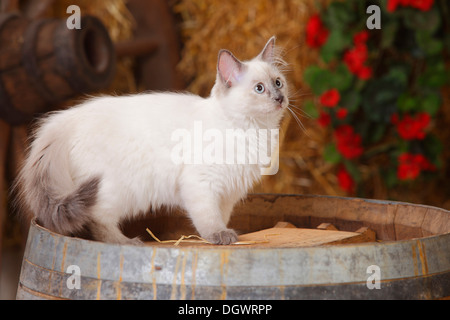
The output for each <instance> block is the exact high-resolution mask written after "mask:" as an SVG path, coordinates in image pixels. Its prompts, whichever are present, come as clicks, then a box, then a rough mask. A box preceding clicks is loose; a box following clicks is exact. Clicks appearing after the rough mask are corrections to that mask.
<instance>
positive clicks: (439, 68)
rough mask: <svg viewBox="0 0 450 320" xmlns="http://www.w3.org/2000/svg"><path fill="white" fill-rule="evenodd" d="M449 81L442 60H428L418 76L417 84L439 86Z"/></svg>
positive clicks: (431, 86)
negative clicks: (423, 70) (422, 71)
mask: <svg viewBox="0 0 450 320" xmlns="http://www.w3.org/2000/svg"><path fill="white" fill-rule="evenodd" d="M446 83H450V81H449V73H448V72H447V70H446V69H445V63H444V61H443V60H437V61H436V59H434V61H433V60H431V59H430V60H428V61H427V67H426V69H425V72H424V73H423V74H422V75H421V76H420V77H419V84H420V85H422V86H424V87H430V88H440V87H442V86H443V85H445V84H446Z"/></svg>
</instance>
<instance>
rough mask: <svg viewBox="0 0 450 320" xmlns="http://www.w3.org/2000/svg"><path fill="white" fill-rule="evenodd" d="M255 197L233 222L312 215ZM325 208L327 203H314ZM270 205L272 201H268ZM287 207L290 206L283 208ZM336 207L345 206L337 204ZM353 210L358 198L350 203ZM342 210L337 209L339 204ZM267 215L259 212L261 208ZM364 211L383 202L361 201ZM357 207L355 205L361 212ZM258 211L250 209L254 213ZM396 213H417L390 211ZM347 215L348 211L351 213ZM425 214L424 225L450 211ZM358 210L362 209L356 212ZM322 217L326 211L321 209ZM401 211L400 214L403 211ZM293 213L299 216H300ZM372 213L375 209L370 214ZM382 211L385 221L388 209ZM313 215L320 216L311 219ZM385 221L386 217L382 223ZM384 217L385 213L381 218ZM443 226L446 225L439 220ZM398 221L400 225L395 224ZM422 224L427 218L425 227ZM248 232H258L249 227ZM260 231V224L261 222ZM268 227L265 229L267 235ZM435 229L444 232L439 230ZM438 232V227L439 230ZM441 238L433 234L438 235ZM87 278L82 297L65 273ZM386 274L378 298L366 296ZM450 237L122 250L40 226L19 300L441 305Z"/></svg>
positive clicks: (449, 268) (446, 290) (449, 274)
mask: <svg viewBox="0 0 450 320" xmlns="http://www.w3.org/2000/svg"><path fill="white" fill-rule="evenodd" d="M267 197H268V198H267V199H265V196H256V197H254V198H253V199H252V198H251V197H250V200H249V203H250V204H249V203H247V205H246V206H242V207H241V208H244V209H242V211H244V214H243V212H240V211H239V210H240V208H237V211H238V212H236V215H237V219H235V222H236V221H239V220H241V221H244V220H245V219H244V217H245V216H246V215H245V212H248V211H251V212H253V213H256V212H257V211H254V209H255V207H258V206H257V205H255V204H258V205H259V210H260V211H259V213H261V216H266V217H267V218H268V219H269V220H271V219H273V218H272V217H270V216H268V215H267V212H268V211H269V212H270V211H272V210H276V207H274V206H273V205H274V204H276V205H278V208H279V209H280V210H281V211H280V210H276V211H277V212H278V216H283V215H284V213H286V212H288V208H289V207H290V206H291V205H292V204H294V203H295V204H297V205H298V206H297V207H291V210H290V212H289V214H290V216H291V217H293V216H295V213H298V214H299V215H300V216H304V215H306V213H305V212H304V211H302V210H299V208H304V206H302V205H301V202H302V199H304V200H305V206H306V207H307V206H309V205H310V204H311V199H312V198H309V197H308V196H304V197H303V196H295V197H294V196H281V197H278V198H277V199H273V198H272V199H271V197H272V196H270V195H269V196H267ZM314 199H315V200H316V201H317V200H320V201H324V202H326V201H327V200H328V199H330V198H328V197H318V198H317V197H315V198H314ZM272 200H273V202H271V201H272ZM284 200H286V202H285V203H284V202H283V201H284ZM330 200H331V201H330V207H328V210H330V209H332V208H336V204H338V203H339V202H340V201H345V198H331V199H330ZM347 200H348V201H349V202H352V201H353V200H352V199H347ZM336 201H337V202H336ZM263 203H265V204H266V207H265V208H266V209H262V208H263V206H262V204H263ZM355 203H359V204H361V208H366V206H368V205H369V206H371V205H373V206H374V207H380V206H382V205H383V202H365V201H359V200H355ZM355 203H353V204H352V205H354V204H355ZM251 204H253V205H255V206H254V207H253V209H251V207H252V205H251ZM390 204H391V205H397V206H401V207H403V206H405V207H408V206H413V207H415V206H414V205H408V204H398V203H395V204H394V203H390ZM347 207H350V206H347ZM420 207H421V208H422V209H423V208H425V209H426V210H425V214H424V215H425V216H439V217H440V216H441V215H442V217H445V216H447V215H448V214H449V213H448V211H445V210H442V209H438V208H432V207H426V206H420ZM354 208H355V210H357V209H358V208H359V207H358V206H355V207H354ZM323 209H325V208H324V206H323V204H322V205H320V210H323ZM397 210H398V209H397ZM402 210H403V209H402ZM294 211H295V212H294ZM372 212H373V213H374V214H377V213H376V210H372ZM380 212H382V213H383V210H381V211H380ZM311 213H315V212H311V211H310V213H309V214H311ZM385 213H386V212H384V214H385ZM379 214H381V213H379ZM442 219H444V218H442ZM394 220H395V219H394ZM424 220H425V218H424ZM250 224H251V223H250ZM258 224H259V225H263V223H262V222H258ZM263 227H265V226H263ZM435 228H437V227H436V226H435ZM438 229H439V228H438ZM433 231H434V230H433ZM70 265H77V266H79V268H80V270H81V289H80V290H77V289H69V288H68V287H67V285H66V281H67V279H68V278H69V277H70V276H71V274H68V273H66V271H67V267H68V266H70ZM371 265H377V266H379V268H380V270H381V289H380V290H377V289H373V290H370V289H368V288H367V285H366V283H367V279H368V277H369V274H368V273H367V267H369V266H371ZM449 284H450V233H449V232H448V230H447V232H446V233H443V234H435V235H433V236H427V237H423V238H417V239H404V240H398V241H387V242H380V243H363V244H352V245H337V246H319V247H305V248H264V249H262V248H252V249H248V248H245V247H229V246H224V247H217V246H214V247H180V248H178V247H161V246H159V247H157V246H144V247H136V246H118V245H110V244H105V243H100V242H94V241H88V240H82V239H77V238H70V237H63V236H60V235H58V234H55V233H52V232H50V231H48V230H46V229H44V228H42V227H40V226H38V225H36V224H35V223H33V224H32V226H31V228H30V233H29V237H28V242H27V248H26V251H25V255H24V261H23V266H22V272H21V276H20V284H19V288H18V295H17V297H18V298H19V299H25V298H27V299H29V298H33V297H36V298H39V299H42V298H46V299H50V298H52V299H53V298H55V299H249V298H250V299H438V298H443V297H448V296H450V285H449Z"/></svg>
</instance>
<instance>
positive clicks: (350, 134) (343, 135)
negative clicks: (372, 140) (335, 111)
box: [334, 125, 363, 159]
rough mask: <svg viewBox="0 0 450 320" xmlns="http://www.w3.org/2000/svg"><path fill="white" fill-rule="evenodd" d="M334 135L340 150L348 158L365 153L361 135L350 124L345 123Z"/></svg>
mask: <svg viewBox="0 0 450 320" xmlns="http://www.w3.org/2000/svg"><path fill="white" fill-rule="evenodd" d="M334 136H335V138H336V141H337V149H338V151H339V152H340V153H341V154H342V155H343V156H344V157H345V158H347V159H354V158H357V157H359V156H360V155H361V154H362V153H363V148H362V146H361V136H360V135H359V134H357V133H355V132H354V130H353V128H352V127H351V126H349V125H343V126H340V127H338V128H337V129H336V131H335V132H334Z"/></svg>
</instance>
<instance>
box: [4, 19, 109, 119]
mask: <svg viewBox="0 0 450 320" xmlns="http://www.w3.org/2000/svg"><path fill="white" fill-rule="evenodd" d="M114 70H115V51H114V47H113V44H112V42H111V39H110V37H109V34H108V32H107V30H106V28H105V27H104V26H103V24H102V23H101V22H100V20H98V19H97V18H95V17H92V16H84V17H82V18H81V29H68V27H67V25H66V20H64V19H62V20H57V19H40V20H31V21H30V20H27V19H26V18H24V17H22V16H19V15H17V14H14V13H0V106H1V107H0V117H1V118H3V119H4V120H6V121H7V122H8V123H10V124H12V125H18V124H22V123H26V122H27V121H29V120H31V118H32V117H33V115H35V114H36V113H43V112H46V111H50V110H52V109H53V108H55V107H56V104H58V103H60V102H62V101H64V100H66V99H68V98H71V97H73V96H75V95H77V94H80V93H88V92H92V91H95V90H99V89H102V88H105V87H106V86H107V85H108V84H109V83H110V81H111V80H112V78H113V75H114Z"/></svg>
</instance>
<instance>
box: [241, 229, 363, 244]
mask: <svg viewBox="0 0 450 320" xmlns="http://www.w3.org/2000/svg"><path fill="white" fill-rule="evenodd" d="M366 240H367V236H365V235H362V234H361V233H357V232H347V231H334V230H317V229H302V228H295V229H294V228H270V229H265V230H261V231H257V232H252V233H248V234H244V235H241V236H239V241H240V242H250V241H254V242H255V244H251V245H248V246H252V247H278V248H281V247H283V248H298V247H311V246H320V245H334V244H345V243H361V242H367V241H366Z"/></svg>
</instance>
